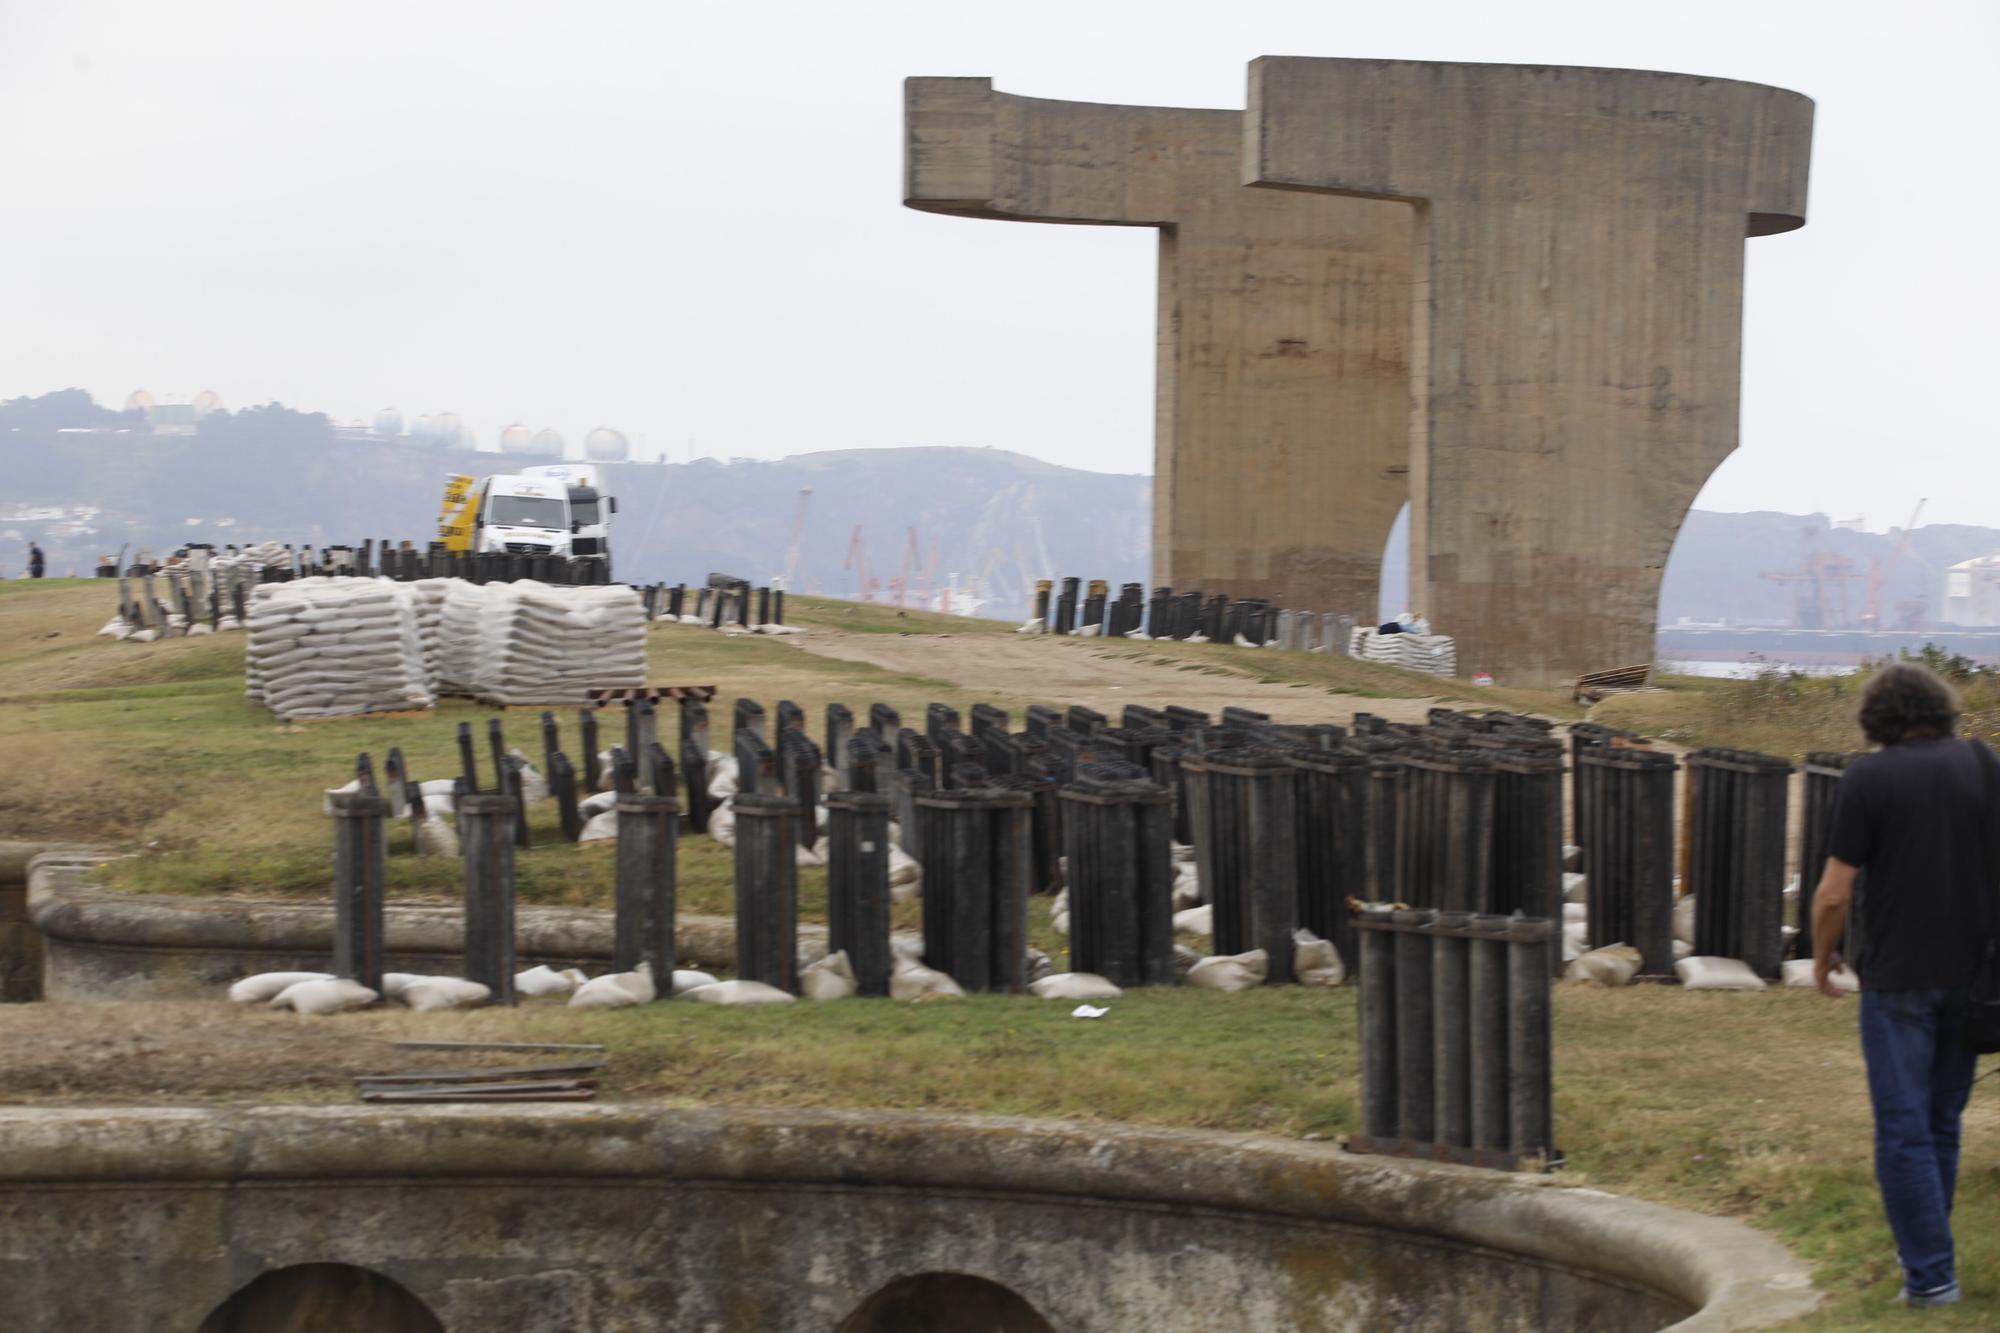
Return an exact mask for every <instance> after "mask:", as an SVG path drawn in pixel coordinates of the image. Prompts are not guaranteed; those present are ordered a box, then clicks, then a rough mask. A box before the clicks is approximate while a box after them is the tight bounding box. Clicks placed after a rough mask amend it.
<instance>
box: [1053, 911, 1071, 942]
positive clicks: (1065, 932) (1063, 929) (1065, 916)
mask: <svg viewBox="0 0 2000 1333" xmlns="http://www.w3.org/2000/svg"><path fill="white" fill-rule="evenodd" d="M1049 926H1050V928H1051V929H1053V930H1054V931H1055V933H1056V934H1058V935H1061V936H1062V937H1063V938H1064V939H1068V938H1069V913H1068V912H1057V913H1056V914H1055V915H1054V916H1053V917H1051V918H1049Z"/></svg>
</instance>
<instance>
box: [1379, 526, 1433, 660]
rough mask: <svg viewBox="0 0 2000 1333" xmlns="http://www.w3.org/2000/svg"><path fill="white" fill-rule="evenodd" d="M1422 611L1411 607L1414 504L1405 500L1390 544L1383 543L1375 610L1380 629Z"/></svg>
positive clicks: (1392, 530) (1393, 529)
mask: <svg viewBox="0 0 2000 1333" xmlns="http://www.w3.org/2000/svg"><path fill="white" fill-rule="evenodd" d="M1421 609H1422V608H1420V607H1413V606H1411V605H1410V503H1409V501H1407V500H1405V501H1404V502H1403V508H1402V510H1401V512H1399V513H1398V514H1397V515H1396V522H1395V524H1394V526H1392V527H1391V528H1390V529H1389V540H1388V541H1386V542H1384V543H1382V591H1381V596H1380V598H1379V599H1378V602H1377V605H1376V609H1375V623H1376V624H1378V625H1379V624H1381V623H1382V622H1383V621H1385V620H1388V619H1389V618H1390V617H1391V616H1399V615H1401V614H1402V613H1403V612H1405V611H1416V610H1421ZM1439 632H1440V633H1445V634H1448V633H1450V631H1449V630H1441V631H1439Z"/></svg>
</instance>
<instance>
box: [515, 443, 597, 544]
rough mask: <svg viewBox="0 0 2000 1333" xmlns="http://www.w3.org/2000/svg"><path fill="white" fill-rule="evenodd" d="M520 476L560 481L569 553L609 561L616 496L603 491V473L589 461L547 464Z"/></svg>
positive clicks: (522, 472) (524, 471) (526, 470)
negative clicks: (566, 509)
mask: <svg viewBox="0 0 2000 1333" xmlns="http://www.w3.org/2000/svg"><path fill="white" fill-rule="evenodd" d="M521 475H522V476H524V477H532V478H534V479H536V480H537V481H547V482H552V483H557V484H560V485H561V486H562V487H564V489H565V493H566V496H567V498H568V500H569V533H570V544H569V554H570V555H572V556H576V557H579V558H585V557H597V558H600V559H602V560H604V561H605V562H606V563H607V564H609V562H610V560H611V518H612V515H614V514H616V513H617V512H618V499H617V497H616V496H613V495H607V494H606V493H605V490H604V477H603V474H602V473H601V472H600V471H599V470H598V469H597V467H596V466H594V465H593V464H590V463H547V464H543V465H542V466H540V467H530V468H523V469H521Z"/></svg>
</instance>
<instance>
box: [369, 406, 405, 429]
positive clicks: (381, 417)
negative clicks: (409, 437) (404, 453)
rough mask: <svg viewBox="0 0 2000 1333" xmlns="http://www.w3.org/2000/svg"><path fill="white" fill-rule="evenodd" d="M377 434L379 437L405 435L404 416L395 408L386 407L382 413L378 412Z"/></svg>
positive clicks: (376, 418)
mask: <svg viewBox="0 0 2000 1333" xmlns="http://www.w3.org/2000/svg"><path fill="white" fill-rule="evenodd" d="M375 433H376V434H377V435H401V434H402V433H403V414H402V413H401V412H398V411H397V410H396V409H395V408H393V407H385V408H383V409H382V410H381V411H380V412H377V413H376V414H375Z"/></svg>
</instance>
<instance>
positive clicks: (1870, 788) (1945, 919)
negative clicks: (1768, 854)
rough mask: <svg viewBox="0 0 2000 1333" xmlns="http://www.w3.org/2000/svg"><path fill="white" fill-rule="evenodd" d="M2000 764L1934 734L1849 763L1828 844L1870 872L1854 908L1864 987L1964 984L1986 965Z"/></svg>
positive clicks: (1982, 750)
mask: <svg viewBox="0 0 2000 1333" xmlns="http://www.w3.org/2000/svg"><path fill="white" fill-rule="evenodd" d="M1993 762H1994V759H1993V755H1992V753H1991V752H1990V751H1988V750H1987V749H1986V747H1985V746H1984V745H1982V744H1979V743H1978V742H1972V743H1967V742H1965V741H1962V740H1957V739H1954V738H1946V737H1928V738H1924V739H1920V740H1908V741H1904V742H1902V743H1901V744H1899V745H1891V746H1888V747H1887V748H1885V749H1882V750H1880V751H1877V752H1876V753H1874V754H1869V755H1863V756H1862V757H1861V758H1859V759H1856V760H1855V761H1854V762H1852V763H1851V764H1849V765H1848V766H1847V772H1846V773H1845V774H1844V775H1843V776H1842V777H1841V779H1840V795H1839V798H1838V800H1837V801H1836V802H1835V804H1834V810H1833V833H1832V836H1831V837H1830V838H1829V839H1828V845H1827V851H1828V852H1829V853H1830V854H1831V855H1833V856H1836V857H1838V858H1840V859H1841V860H1842V861H1845V862H1847V864H1849V865H1851V866H1860V867H1861V868H1862V869H1864V870H1866V871H1867V872H1868V873H1867V874H1866V875H1865V876H1863V879H1862V884H1861V893H1860V898H1859V901H1858V903H1857V905H1856V907H1855V912H1856V914H1857V915H1858V916H1859V918H1860V920H1859V923H1858V924H1859V926H1860V932H1859V933H1860V936H1861V956H1860V957H1859V958H1857V959H1855V960H1854V967H1855V971H1856V972H1858V973H1859V974H1860V976H1861V985H1862V987H1863V988H1864V989H1866V990H1930V989H1933V988H1935V987H1940V986H1963V985H1967V984H1969V983H1970V982H1971V981H1972V978H1973V976H1974V975H1975V974H1976V973H1977V972H1978V971H1979V962H1980V958H1981V956H1982V954H1983V951H1984V947H1985V943H1984V939H1983V937H1982V936H1981V934H1980V921H1981V916H1980V905H1979V896H1980V895H1982V894H1986V893H1988V892H1990V891H1991V890H1990V889H1989V886H1988V872H1987V869H1986V843H1985V825H1986V817H1987V815H1986V773H1985V770H1986V767H1987V766H1988V765H1989V764H1991V763H1993ZM1808 869H1809V871H1810V872H1811V873H1815V874H1816V873H1818V870H1819V867H1816V866H1815V867H1809V868H1808Z"/></svg>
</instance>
